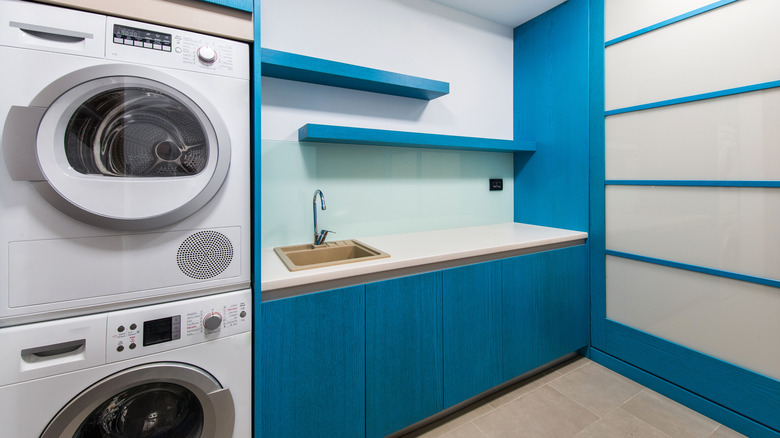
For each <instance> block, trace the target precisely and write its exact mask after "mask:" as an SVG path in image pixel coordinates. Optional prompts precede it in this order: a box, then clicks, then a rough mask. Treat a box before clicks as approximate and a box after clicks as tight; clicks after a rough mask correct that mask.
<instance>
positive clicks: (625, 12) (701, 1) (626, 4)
mask: <svg viewBox="0 0 780 438" xmlns="http://www.w3.org/2000/svg"><path fill="white" fill-rule="evenodd" d="M712 3H714V0H606V1H605V2H604V20H605V23H604V24H605V26H604V38H605V39H604V41H609V40H612V39H615V38H617V37H621V36H623V35H626V34H629V33H631V32H635V31H637V30H639V29H644V28H645V27H648V26H652V25H654V24H657V23H660V22H662V21H664V20H668V19H670V18H673V17H676V16H678V15H682V14H684V13H686V12H690V11H693V10H695V9H699V8H700V7H702V6H707V5H709V4H712Z"/></svg>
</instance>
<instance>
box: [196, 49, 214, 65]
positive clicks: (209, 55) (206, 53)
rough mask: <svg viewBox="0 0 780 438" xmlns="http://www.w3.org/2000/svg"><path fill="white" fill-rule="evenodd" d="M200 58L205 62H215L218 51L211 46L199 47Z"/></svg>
mask: <svg viewBox="0 0 780 438" xmlns="http://www.w3.org/2000/svg"><path fill="white" fill-rule="evenodd" d="M198 59H200V60H201V62H203V63H204V64H213V63H214V61H216V60H217V51H216V50H214V49H213V48H211V47H209V46H203V47H201V48H199V49H198Z"/></svg>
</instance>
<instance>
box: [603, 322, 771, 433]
mask: <svg viewBox="0 0 780 438" xmlns="http://www.w3.org/2000/svg"><path fill="white" fill-rule="evenodd" d="M610 322H611V321H610ZM689 351H690V350H689ZM588 358H590V359H591V360H593V361H594V362H596V363H598V364H600V365H603V366H605V367H607V368H609V369H611V370H612V371H615V372H617V373H620V374H622V375H623V376H625V377H628V378H629V379H631V380H633V381H635V382H637V383H639V384H641V385H644V386H646V387H648V388H650V389H652V390H653V391H656V392H658V393H659V394H662V395H664V396H666V397H668V398H670V399H672V400H674V401H676V402H678V403H681V404H683V405H685V406H688V407H689V408H691V409H693V410H695V411H697V412H700V413H702V414H704V415H706V416H708V417H710V418H712V419H713V420H715V421H717V422H719V423H721V424H723V425H724V426H727V427H729V428H731V429H733V430H736V431H737V432H740V433H742V434H745V435H746V436H755V437H759V436H760V437H766V438H770V437H772V438H780V433H778V432H777V431H775V430H773V429H770V428H769V427H767V426H765V425H763V424H760V423H758V422H756V421H753V420H752V419H750V418H748V417H745V416H744V415H741V414H739V413H736V412H734V411H732V410H731V409H728V408H726V407H723V406H721V405H720V404H717V403H715V402H713V401H711V400H708V399H707V398H706V397H703V396H702V395H699V394H696V393H694V392H691V391H689V390H687V389H685V388H683V387H681V386H679V385H677V384H675V383H672V382H669V381H667V380H664V379H662V378H660V377H658V376H656V375H654V374H651V373H649V372H647V371H646V370H644V369H642V368H640V367H637V366H636V365H635V364H630V363H628V362H625V361H623V360H621V359H619V358H617V357H615V356H614V355H611V354H608V353H605V352H604V351H601V350H599V349H596V348H590V349H589V350H588ZM704 369H706V368H704ZM740 389H742V388H740ZM740 392H743V393H744V392H745V391H744V389H742V391H740Z"/></svg>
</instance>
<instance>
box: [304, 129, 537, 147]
mask: <svg viewBox="0 0 780 438" xmlns="http://www.w3.org/2000/svg"><path fill="white" fill-rule="evenodd" d="M298 140H300V141H311V142H317V143H346V144H366V145H375V146H401V147H419V148H432V149H452V150H469V151H486V152H533V151H535V150H536V143H535V142H532V141H516V140H498V139H493V138H477V137H459V136H454V135H439V134H421V133H416V132H404V131H386V130H381V129H366V128H350V127H346V126H332V125H315V124H312V123H309V124H306V125H304V126H303V127H301V128H300V129H299V130H298Z"/></svg>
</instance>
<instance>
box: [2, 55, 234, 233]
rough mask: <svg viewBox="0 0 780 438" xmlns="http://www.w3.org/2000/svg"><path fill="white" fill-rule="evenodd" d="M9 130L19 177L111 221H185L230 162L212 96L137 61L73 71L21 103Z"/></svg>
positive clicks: (119, 225)
mask: <svg viewBox="0 0 780 438" xmlns="http://www.w3.org/2000/svg"><path fill="white" fill-rule="evenodd" d="M206 91H207V90H206ZM6 131H8V133H9V134H8V136H9V137H8V138H6V137H5V135H6V133H4V142H3V143H4V147H6V148H8V149H9V150H11V152H9V151H4V152H5V153H6V158H7V160H6V161H8V164H9V167H11V168H13V169H9V171H10V172H11V174H12V177H13V178H14V179H17V180H20V179H21V180H28V181H32V183H33V186H34V187H35V188H36V190H37V191H38V192H39V193H40V194H41V195H42V196H43V197H44V198H45V199H46V200H47V201H49V203H50V204H52V205H53V206H55V207H57V208H58V209H59V210H61V211H63V212H64V213H66V214H68V215H70V216H72V217H74V218H76V219H78V220H80V221H82V222H86V223H90V224H93V225H98V226H101V227H106V228H114V229H121V230H141V229H149V228H157V227H160V226H164V225H167V224H170V223H173V222H176V221H178V220H181V219H183V218H185V217H187V216H189V215H190V214H192V213H193V212H195V211H196V210H198V209H199V208H201V207H202V206H203V205H205V204H206V203H207V202H209V200H210V199H211V198H212V197H213V196H214V195H215V194H216V193H217V191H218V190H219V188H220V187H221V185H222V183H223V181H224V180H225V177H226V175H227V172H228V169H229V166H230V139H229V135H228V132H227V129H226V127H225V125H224V123H223V122H222V120H221V119H220V116H219V114H218V113H217V111H216V110H215V109H214V108H213V107H211V106H210V104H209V102H208V99H207V98H206V97H204V94H202V93H201V92H199V91H197V90H195V89H193V88H192V87H190V86H189V85H188V84H187V83H184V82H183V81H181V80H179V79H177V78H174V77H172V76H169V75H167V74H165V73H162V72H159V71H156V70H152V69H145V68H142V67H138V66H115V65H103V66H96V67H91V68H87V69H83V70H80V71H78V72H74V73H71V74H70V75H67V76H65V77H63V78H61V79H60V80H58V81H56V82H54V83H53V84H51V85H50V86H48V87H47V88H46V89H44V90H43V91H42V92H41V93H40V94H39V95H38V97H36V99H34V101H33V103H32V104H31V105H30V106H29V107H13V108H12V109H11V112H10V114H9V117H8V120H7V121H6ZM30 153H34V154H35V156H33V157H30V156H25V154H30ZM19 157H21V158H19ZM31 163H32V165H31ZM33 165H34V166H33ZM25 167H28V168H29V167H35V168H34V169H26V170H25Z"/></svg>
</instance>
